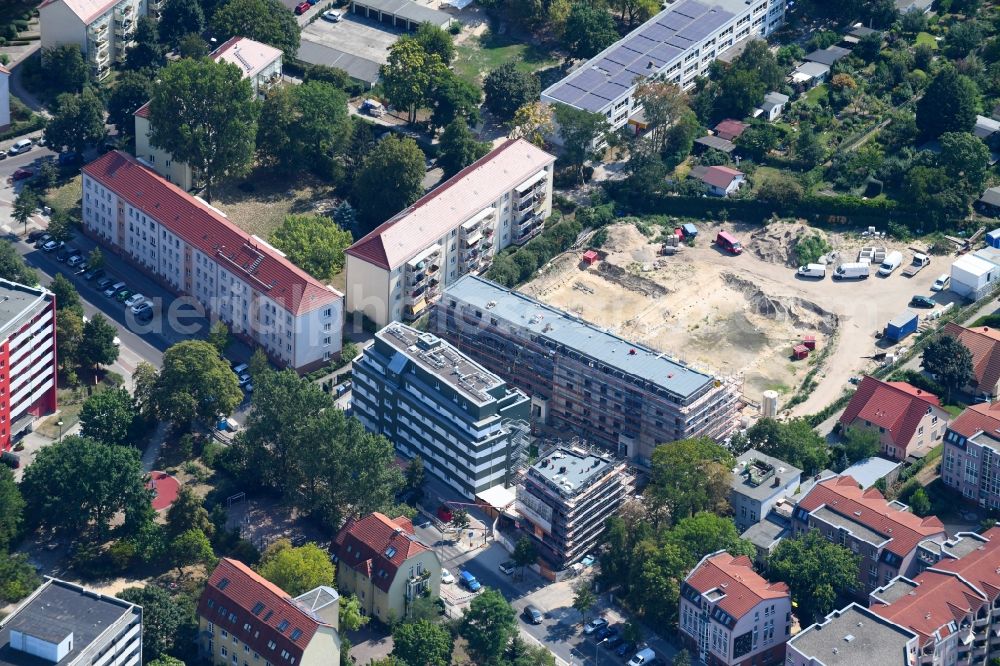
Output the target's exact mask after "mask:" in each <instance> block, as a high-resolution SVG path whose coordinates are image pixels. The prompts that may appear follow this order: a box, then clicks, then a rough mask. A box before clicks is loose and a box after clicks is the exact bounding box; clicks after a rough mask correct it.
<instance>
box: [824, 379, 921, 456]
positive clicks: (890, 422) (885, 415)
mask: <svg viewBox="0 0 1000 666" xmlns="http://www.w3.org/2000/svg"><path fill="white" fill-rule="evenodd" d="M940 406H941V402H940V401H939V400H938V398H937V396H936V395H934V394H933V393H928V392H927V391H923V390H921V389H918V388H917V387H915V386H913V385H911V384H907V383H906V382H883V381H879V380H878V379H875V378H874V377H868V376H866V377H865V378H864V379H862V380H861V384H860V385H859V386H858V390H857V391H855V392H854V395H853V396H851V401H850V402H849V403H848V405H847V409H845V410H844V413H843V414H841V415H840V422H841V423H842V424H844V425H845V426H849V425H852V424H853V423H854V421H855V419H862V420H864V421H868V422H870V423H873V424H874V425H876V426H879V427H881V428H885V429H886V431H887V432H888V433H889V434H890V435H892V441H893V442H895V443H896V444H897V445H899V446H901V447H903V448H906V445H907V444H908V443H909V442H910V439H911V438H912V437H913V434H914V433H915V432H916V431H917V426H918V425H920V420H921V419H922V418H923V417H924V414H926V413H927V410H928V409H929V408H930V407H940Z"/></svg>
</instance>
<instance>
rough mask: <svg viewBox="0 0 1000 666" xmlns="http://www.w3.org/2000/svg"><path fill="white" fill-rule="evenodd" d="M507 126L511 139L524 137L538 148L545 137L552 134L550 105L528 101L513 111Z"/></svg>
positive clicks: (543, 142)
mask: <svg viewBox="0 0 1000 666" xmlns="http://www.w3.org/2000/svg"><path fill="white" fill-rule="evenodd" d="M507 127H509V128H510V135H509V136H510V138H511V139H524V140H525V141H528V142H530V143H533V144H534V145H536V146H538V147H539V148H541V147H543V146H545V138H546V137H547V136H548V135H549V134H552V131H553V130H554V129H555V126H554V125H553V124H552V107H551V106H550V105H549V104H545V103H543V102H529V103H528V104H525V105H524V106H522V107H521V108H519V109H518V110H517V111H516V112H515V113H514V117H513V118H512V119H511V121H510V122H509V123H507Z"/></svg>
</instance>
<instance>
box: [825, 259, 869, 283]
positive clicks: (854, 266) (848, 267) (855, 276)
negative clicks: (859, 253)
mask: <svg viewBox="0 0 1000 666" xmlns="http://www.w3.org/2000/svg"><path fill="white" fill-rule="evenodd" d="M871 267H872V265H871V264H869V263H868V262H867V261H858V262H848V263H845V264H841V265H839V266H837V270H835V271H834V272H833V279H834V280H867V279H868V275H869V273H870V272H871Z"/></svg>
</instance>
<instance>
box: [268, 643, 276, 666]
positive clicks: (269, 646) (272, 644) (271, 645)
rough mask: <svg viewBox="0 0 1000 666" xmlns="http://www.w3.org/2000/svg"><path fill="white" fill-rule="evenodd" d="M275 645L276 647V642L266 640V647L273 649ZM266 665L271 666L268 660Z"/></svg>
mask: <svg viewBox="0 0 1000 666" xmlns="http://www.w3.org/2000/svg"><path fill="white" fill-rule="evenodd" d="M276 647H278V644H277V643H275V642H274V641H268V642H267V649H268V650H273V649H274V648H276ZM267 666H271V664H270V662H268V664H267Z"/></svg>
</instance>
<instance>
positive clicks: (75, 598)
mask: <svg viewBox="0 0 1000 666" xmlns="http://www.w3.org/2000/svg"><path fill="white" fill-rule="evenodd" d="M139 612H140V611H139V608H138V607H137V606H135V605H133V604H130V603H128V602H127V601H122V600H121V599H116V598H115V597H109V596H105V595H102V594H98V593H96V592H90V591H88V590H86V589H85V588H83V587H80V586H79V585H74V584H72V583H66V582H64V581H61V580H56V579H54V578H49V579H47V580H46V581H45V582H44V583H42V586H41V587H40V588H39V589H38V590H36V591H35V592H34V594H33V595H32V596H30V597H28V598H27V600H25V601H24V602H22V604H21V605H20V606H18V607H17V609H15V610H14V612H13V613H11V614H10V615H9V616H7V617H6V618H5V619H4V620H3V621H2V622H0V664H3V665H9V666H52V662H50V661H48V660H45V659H42V658H40V657H35V656H33V655H30V654H28V653H26V652H21V651H20V650H15V649H14V648H12V647H11V645H10V632H11V630H15V631H21V632H23V633H25V634H28V635H30V636H35V637H38V638H40V639H42V640H45V641H49V642H56V641H61V640H62V639H63V638H65V637H66V636H68V635H69V634H73V649H72V650H70V652H69V653H68V654H67V656H66V657H65V658H64V659H62V662H63V663H69V662H71V661H72V660H73V659H75V658H76V657H77V656H78V655H79V654H80V653H81V652H82V651H84V650H86V649H87V648H88V647H89V646H90V645H91V644H92V643H93V642H94V641H95V640H96V639H97V638H98V637H99V636H100V635H101V634H103V633H104V632H105V631H107V630H108V628H110V627H111V626H112V625H114V624H115V623H116V622H118V621H119V620H120V619H121V618H122V617H123V616H126V615H131V614H138V613H139Z"/></svg>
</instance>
